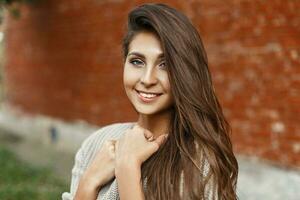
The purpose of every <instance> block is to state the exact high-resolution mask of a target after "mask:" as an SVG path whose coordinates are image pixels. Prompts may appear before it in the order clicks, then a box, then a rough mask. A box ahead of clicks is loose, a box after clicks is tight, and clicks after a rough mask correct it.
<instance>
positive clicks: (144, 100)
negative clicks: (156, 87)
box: [135, 90, 162, 103]
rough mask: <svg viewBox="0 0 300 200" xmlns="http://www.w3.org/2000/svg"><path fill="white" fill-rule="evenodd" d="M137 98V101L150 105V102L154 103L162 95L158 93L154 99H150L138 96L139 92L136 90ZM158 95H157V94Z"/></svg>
mask: <svg viewBox="0 0 300 200" xmlns="http://www.w3.org/2000/svg"><path fill="white" fill-rule="evenodd" d="M135 92H136V94H137V96H138V97H139V99H140V100H141V101H143V102H145V103H150V102H153V101H155V100H156V99H158V97H159V96H161V95H162V93H160V94H159V95H157V96H155V97H152V98H146V97H143V96H142V95H140V93H139V91H138V90H135ZM157 94H158V93H157Z"/></svg>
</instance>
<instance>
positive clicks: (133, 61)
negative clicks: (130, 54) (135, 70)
mask: <svg viewBox="0 0 300 200" xmlns="http://www.w3.org/2000/svg"><path fill="white" fill-rule="evenodd" d="M136 61H137V62H139V63H140V64H141V63H144V62H143V61H141V60H139V59H132V60H131V61H130V63H131V64H132V65H134V66H137V65H139V64H134V63H135V62H136ZM161 64H164V67H163V68H165V66H166V63H165V62H162V63H160V64H159V65H161Z"/></svg>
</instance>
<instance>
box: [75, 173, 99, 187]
mask: <svg viewBox="0 0 300 200" xmlns="http://www.w3.org/2000/svg"><path fill="white" fill-rule="evenodd" d="M79 184H80V185H81V186H82V187H83V188H85V189H86V190H90V191H98V190H99V189H100V188H101V187H102V186H103V183H102V181H101V179H97V178H95V177H94V176H87V175H83V176H82V178H81V180H80V181H79Z"/></svg>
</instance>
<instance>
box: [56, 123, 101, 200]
mask: <svg viewBox="0 0 300 200" xmlns="http://www.w3.org/2000/svg"><path fill="white" fill-rule="evenodd" d="M100 131H101V129H100V130H98V131H96V132H95V133H93V134H92V135H90V136H89V137H88V138H86V139H85V140H84V142H83V143H82V145H81V147H80V148H79V150H78V151H77V152H76V155H75V160H74V162H75V164H74V166H73V168H72V178H71V185H70V192H64V193H63V194H62V200H73V199H74V197H75V194H76V191H77V187H78V184H79V180H80V178H81V176H82V174H83V173H84V171H85V170H86V168H87V165H88V162H87V161H88V160H89V159H90V158H88V157H89V156H91V152H92V150H91V148H92V147H93V146H95V144H93V143H94V142H96V140H95V137H96V135H97V134H99V132H100Z"/></svg>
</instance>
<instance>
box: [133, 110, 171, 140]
mask: <svg viewBox="0 0 300 200" xmlns="http://www.w3.org/2000/svg"><path fill="white" fill-rule="evenodd" d="M171 113H172V112H171V111H166V112H164V113H158V114H155V115H145V114H140V115H139V117H138V121H137V124H138V125H140V126H141V127H143V128H145V129H148V130H149V131H151V132H152V134H153V136H154V138H157V137H158V136H160V135H163V134H167V133H168V132H169V124H170V120H171Z"/></svg>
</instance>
